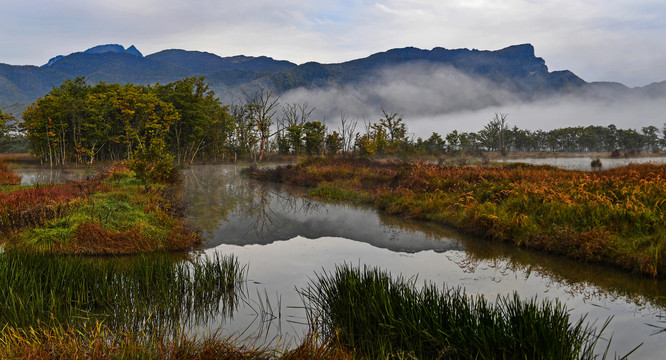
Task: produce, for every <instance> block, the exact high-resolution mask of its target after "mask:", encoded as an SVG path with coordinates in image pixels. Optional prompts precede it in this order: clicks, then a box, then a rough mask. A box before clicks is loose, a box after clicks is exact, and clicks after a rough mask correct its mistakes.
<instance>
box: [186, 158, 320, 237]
mask: <svg viewBox="0 0 666 360" xmlns="http://www.w3.org/2000/svg"><path fill="white" fill-rule="evenodd" d="M183 175H184V176H185V180H186V181H185V184H186V196H187V201H188V205H189V212H190V219H191V221H192V222H193V223H194V225H195V226H196V227H197V228H199V229H201V230H205V231H207V232H209V233H212V232H213V231H215V230H217V229H218V228H220V224H221V223H224V222H228V221H229V219H230V217H232V216H236V217H242V218H246V219H249V222H250V223H251V226H250V228H249V229H248V231H253V232H254V233H255V234H256V235H259V236H261V235H264V234H267V233H268V232H270V231H272V230H273V229H275V227H276V226H279V225H280V224H277V223H276V222H275V218H276V217H277V215H278V214H295V215H299V214H312V213H316V212H320V211H322V209H324V206H323V205H322V204H321V203H318V202H316V201H312V200H309V199H306V198H303V197H301V196H298V195H302V193H301V194H294V193H291V192H289V191H288V188H286V187H280V186H278V185H275V184H267V183H262V182H257V181H252V180H249V179H247V177H245V176H243V175H242V174H241V168H240V167H233V166H198V167H192V168H190V169H188V170H185V171H184V172H183Z"/></svg>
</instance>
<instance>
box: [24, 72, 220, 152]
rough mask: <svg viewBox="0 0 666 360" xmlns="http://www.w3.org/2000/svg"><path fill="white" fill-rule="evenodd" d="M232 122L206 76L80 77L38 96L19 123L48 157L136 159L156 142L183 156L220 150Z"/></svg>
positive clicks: (37, 149) (34, 149) (155, 144)
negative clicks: (144, 80)
mask: <svg viewBox="0 0 666 360" xmlns="http://www.w3.org/2000/svg"><path fill="white" fill-rule="evenodd" d="M229 122H230V120H229V118H228V115H227V113H226V108H225V107H224V106H222V105H221V104H220V103H219V100H217V99H216V98H215V96H214V94H213V92H212V91H209V90H208V85H207V84H206V83H205V82H204V80H203V78H187V79H183V80H180V81H176V82H174V83H170V84H167V85H159V84H157V85H155V86H138V85H133V84H127V85H124V86H121V85H118V84H106V83H103V82H100V83H99V84H97V85H94V86H90V85H88V84H86V83H85V81H84V79H83V78H78V79H76V80H74V81H70V80H68V81H66V82H64V83H63V84H62V85H61V86H60V87H57V88H54V89H53V90H52V91H51V92H49V93H48V94H47V95H46V96H44V97H43V98H40V99H39V100H37V101H36V102H35V103H33V104H32V105H31V106H30V107H29V108H28V110H26V111H25V112H24V113H23V121H22V122H20V123H19V128H20V129H21V130H22V131H23V132H24V133H25V135H26V136H27V138H28V140H29V141H30V144H31V147H32V151H33V153H34V154H35V155H36V156H38V157H39V158H40V159H42V160H43V161H45V162H48V163H49V164H66V163H68V162H88V163H92V162H94V161H96V160H121V159H129V158H131V157H132V156H133V154H134V153H135V152H137V151H147V150H148V149H150V147H151V146H152V147H156V148H160V147H161V148H163V149H162V150H159V151H167V152H169V153H170V154H172V155H173V156H174V158H175V159H176V160H177V161H178V162H179V163H182V162H186V161H191V160H192V159H194V158H195V157H196V156H197V153H199V152H200V151H202V150H204V144H205V145H206V150H208V151H214V150H215V145H217V144H216V141H219V140H220V139H221V140H222V141H224V138H220V135H222V136H224V135H226V134H227V133H228V130H227V128H228V123H229ZM154 150H155V149H154Z"/></svg>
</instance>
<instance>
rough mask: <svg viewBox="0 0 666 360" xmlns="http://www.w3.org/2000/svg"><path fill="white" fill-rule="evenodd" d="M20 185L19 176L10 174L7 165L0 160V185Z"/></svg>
mask: <svg viewBox="0 0 666 360" xmlns="http://www.w3.org/2000/svg"><path fill="white" fill-rule="evenodd" d="M20 183H21V176H19V175H16V174H14V173H12V172H11V170H10V169H9V167H8V166H7V164H5V163H4V161H3V160H2V159H1V158H0V185H3V186H4V185H18V184H20Z"/></svg>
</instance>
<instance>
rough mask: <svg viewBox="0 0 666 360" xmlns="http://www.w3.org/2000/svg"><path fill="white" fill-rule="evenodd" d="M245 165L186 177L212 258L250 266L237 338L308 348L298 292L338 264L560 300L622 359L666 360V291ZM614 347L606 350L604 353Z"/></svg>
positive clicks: (196, 170) (232, 322)
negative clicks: (329, 196)
mask: <svg viewBox="0 0 666 360" xmlns="http://www.w3.org/2000/svg"><path fill="white" fill-rule="evenodd" d="M241 169H242V168H241V167H236V166H219V165H216V166H213V165H202V166H193V167H191V168H190V169H186V170H184V175H185V179H186V182H185V184H186V196H187V200H188V202H189V206H190V221H191V222H192V223H193V224H194V225H195V226H197V227H198V228H199V229H201V230H202V231H203V234H204V237H205V239H206V250H205V253H206V254H214V253H222V254H230V253H233V254H235V255H236V256H237V257H238V259H239V260H240V262H241V263H243V264H247V265H248V281H247V286H246V289H245V292H246V294H247V296H246V297H245V300H244V301H243V302H242V303H241V305H240V306H239V307H238V308H237V310H236V311H235V313H234V314H233V319H230V318H227V319H218V321H217V322H216V323H215V324H210V326H212V327H213V328H215V327H216V326H218V325H219V324H222V323H223V324H222V326H223V328H224V329H225V331H228V332H230V333H234V334H240V336H241V337H244V336H248V337H251V336H261V337H263V339H262V340H261V341H267V342H271V341H276V339H280V341H281V342H285V341H286V342H289V341H292V342H298V339H299V338H300V337H301V336H302V335H303V334H304V333H306V332H307V330H308V326H307V318H306V315H305V311H304V309H303V302H302V300H301V298H300V296H299V294H298V292H297V290H296V289H303V288H305V287H306V285H307V284H308V282H309V280H310V279H313V278H314V277H315V273H318V274H322V273H323V272H329V273H330V272H332V271H333V270H334V269H335V266H336V265H340V264H344V263H347V264H351V265H360V266H364V265H368V266H371V267H374V266H377V267H380V268H382V269H384V270H387V271H389V272H391V273H392V275H394V276H396V275H402V276H403V277H405V278H410V277H417V283H423V282H424V281H428V282H433V283H435V284H437V285H439V286H442V287H444V286H447V287H462V288H464V289H465V291H466V292H467V293H468V294H482V295H484V296H485V297H486V298H488V299H490V300H494V299H495V298H496V296H497V295H507V294H512V293H513V292H518V294H519V295H520V296H521V297H522V298H523V299H530V298H534V297H537V298H538V299H551V300H554V299H558V300H559V301H561V302H562V303H564V304H565V305H566V307H567V308H568V309H569V310H570V311H571V312H572V314H573V315H574V316H573V319H578V318H579V317H580V316H582V315H584V314H587V321H588V322H589V323H594V325H595V326H596V327H598V328H599V327H601V326H602V325H603V323H604V321H605V320H606V319H607V318H609V317H612V318H613V319H612V321H611V323H610V326H609V327H608V328H607V329H606V330H605V331H604V334H603V339H608V338H610V337H611V336H612V342H611V348H610V349H611V352H610V354H613V353H617V354H618V355H624V354H625V353H627V352H629V351H630V350H632V349H633V348H634V347H636V346H637V345H639V344H641V343H643V345H642V346H641V347H640V348H639V349H638V350H637V351H636V352H635V353H634V354H633V355H632V358H639V359H657V358H664V356H666V346H664V341H666V332H665V331H662V329H664V328H666V318H665V316H666V311H665V309H666V298H664V296H665V295H666V282H664V280H654V279H646V278H641V277H639V276H636V275H632V274H628V273H625V272H622V271H618V270H615V269H612V268H609V267H605V266H599V265H592V264H585V263H579V262H575V261H571V260H567V259H564V258H561V257H556V256H551V255H548V254H545V253H540V252H533V251H527V250H524V249H517V248H515V247H512V246H503V245H502V244H493V243H491V242H489V241H485V240H481V239H475V238H472V237H468V236H464V235H461V234H459V233H457V232H456V231H453V230H451V229H449V228H446V227H443V226H438V225H436V224H433V223H427V222H420V221H410V220H403V219H400V218H397V217H393V216H385V215H383V214H381V213H379V212H377V211H376V210H373V209H368V208H361V207H355V206H348V205H340V204H326V203H322V202H318V201H313V200H310V199H307V198H305V197H303V195H304V193H305V191H306V190H305V189H302V188H295V187H289V186H285V185H279V184H271V183H264V182H258V181H254V180H251V179H248V178H247V177H245V176H243V175H241ZM606 345H607V342H606V341H600V343H599V345H598V346H599V347H603V348H600V349H599V352H603V351H604V349H605V346H606Z"/></svg>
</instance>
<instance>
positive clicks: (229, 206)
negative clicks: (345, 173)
mask: <svg viewBox="0 0 666 360" xmlns="http://www.w3.org/2000/svg"><path fill="white" fill-rule="evenodd" d="M240 171H241V169H240V168H237V167H220V166H195V167H192V168H191V169H188V170H186V171H185V172H184V174H185V178H186V194H187V195H186V198H187V201H188V205H189V208H190V209H191V210H190V220H191V221H192V222H193V223H194V225H195V226H197V227H198V228H199V229H202V230H204V235H205V237H206V240H207V247H215V246H218V245H220V244H234V245H250V244H260V245H266V244H270V243H272V242H275V241H281V240H288V239H291V238H294V237H296V236H304V237H307V238H318V237H322V236H335V237H344V238H349V239H354V240H357V241H361V242H365V243H369V244H372V245H374V246H377V247H380V248H386V249H390V250H393V251H404V252H416V251H423V250H436V251H447V250H453V249H462V247H461V245H460V241H459V240H458V239H457V238H456V237H455V236H454V233H453V232H452V231H448V233H446V231H445V229H444V228H442V227H439V228H438V229H437V231H439V233H433V231H432V230H431V231H427V230H426V231H421V230H423V229H421V227H422V226H423V225H424V224H423V223H421V222H410V221H401V220H400V219H398V218H395V217H392V218H389V217H385V216H378V215H377V213H376V212H375V211H373V210H370V209H358V208H353V207H349V206H345V205H331V204H323V203H320V202H317V201H313V200H309V199H307V198H304V197H303V195H304V191H305V189H299V188H293V187H287V186H280V185H276V184H270V183H261V182H256V181H252V180H249V179H247V178H245V177H243V176H241V175H240ZM398 223H400V224H399V225H398ZM443 230H444V231H443ZM442 232H444V233H442Z"/></svg>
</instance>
